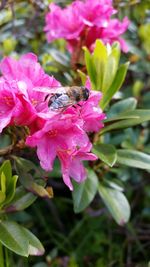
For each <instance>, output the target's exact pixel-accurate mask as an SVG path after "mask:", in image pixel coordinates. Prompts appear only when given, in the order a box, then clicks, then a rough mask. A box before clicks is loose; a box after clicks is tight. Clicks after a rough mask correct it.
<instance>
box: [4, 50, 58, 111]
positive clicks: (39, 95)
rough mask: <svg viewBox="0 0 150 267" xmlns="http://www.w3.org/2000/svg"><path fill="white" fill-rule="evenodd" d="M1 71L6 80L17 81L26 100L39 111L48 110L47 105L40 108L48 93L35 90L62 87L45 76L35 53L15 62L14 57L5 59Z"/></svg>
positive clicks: (51, 78) (50, 77)
mask: <svg viewBox="0 0 150 267" xmlns="http://www.w3.org/2000/svg"><path fill="white" fill-rule="evenodd" d="M0 70H1V72H2V74H3V77H4V78H5V79H8V80H13V81H14V80H15V81H16V83H17V84H18V88H19V90H20V94H22V95H23V96H24V100H26V101H27V102H28V103H30V104H31V105H32V107H34V108H35V110H37V111H41V109H44V108H46V106H47V104H46V103H45V105H44V106H41V105H40V106H39V104H41V103H42V102H43V101H44V99H45V96H46V93H43V92H38V91H36V90H34V88H35V87H41V86H46V87H54V86H59V85H60V83H59V82H58V81H56V80H55V79H54V78H53V77H52V76H49V75H47V74H45V72H44V70H43V69H42V67H41V66H40V64H39V63H38V62H37V56H36V55H34V54H33V53H27V54H25V55H23V56H22V57H20V59H19V60H15V59H14V58H12V57H6V58H4V59H3V60H2V62H1V64H0Z"/></svg>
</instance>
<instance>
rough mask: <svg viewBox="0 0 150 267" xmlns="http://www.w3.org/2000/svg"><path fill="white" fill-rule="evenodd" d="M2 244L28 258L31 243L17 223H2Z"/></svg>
mask: <svg viewBox="0 0 150 267" xmlns="http://www.w3.org/2000/svg"><path fill="white" fill-rule="evenodd" d="M0 242H1V243H2V244H3V245H4V246H6V247H7V248H9V249H10V250H12V251H13V252H15V253H17V254H19V255H21V256H25V257H27V256H28V255H29V254H28V246H29V242H28V240H27V239H26V238H25V234H24V232H23V231H22V227H21V226H19V225H18V224H17V223H15V222H10V221H0Z"/></svg>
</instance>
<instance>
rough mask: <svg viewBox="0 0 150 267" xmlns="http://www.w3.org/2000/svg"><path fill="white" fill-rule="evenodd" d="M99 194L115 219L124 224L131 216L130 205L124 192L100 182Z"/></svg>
mask: <svg viewBox="0 0 150 267" xmlns="http://www.w3.org/2000/svg"><path fill="white" fill-rule="evenodd" d="M98 190H99V194H100V196H101V198H102V200H103V201H104V203H105V205H106V207H107V208H108V210H109V212H110V213H111V215H112V217H113V218H114V220H115V221H116V222H117V223H118V224H119V225H124V224H125V223H127V222H128V220H129V218H130V206H129V203H128V201H127V199H126V197H125V196H124V194H123V193H122V192H121V191H119V190H115V189H113V188H110V187H108V186H106V185H104V184H102V183H101V184H99V188H98Z"/></svg>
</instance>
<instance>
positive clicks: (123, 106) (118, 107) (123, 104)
mask: <svg viewBox="0 0 150 267" xmlns="http://www.w3.org/2000/svg"><path fill="white" fill-rule="evenodd" d="M136 106H137V100H136V99H135V98H134V97H128V98H126V99H124V100H121V101H118V102H117V103H115V104H114V105H112V106H111V108H110V109H109V112H107V118H113V117H114V116H115V115H116V116H117V115H118V114H120V113H122V112H128V111H131V110H134V109H135V108H136Z"/></svg>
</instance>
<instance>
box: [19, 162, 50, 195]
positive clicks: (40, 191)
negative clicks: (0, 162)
mask: <svg viewBox="0 0 150 267" xmlns="http://www.w3.org/2000/svg"><path fill="white" fill-rule="evenodd" d="M15 159H16V162H15V163H16V169H17V172H18V173H19V176H20V182H21V184H22V185H23V186H24V187H25V188H26V189H27V190H28V191H31V192H33V193H34V194H36V195H38V196H40V197H47V198H51V197H52V196H53V194H52V191H49V190H46V189H45V188H44V186H45V184H46V182H45V180H44V179H36V180H35V179H33V177H32V175H31V174H30V172H31V171H34V173H35V174H33V175H34V176H36V177H37V176H38V175H41V173H40V171H38V170H36V168H37V167H36V166H35V165H34V163H32V162H31V161H28V160H25V159H21V158H17V157H16V158H15ZM34 178H35V177H34ZM36 182H37V183H36Z"/></svg>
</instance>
